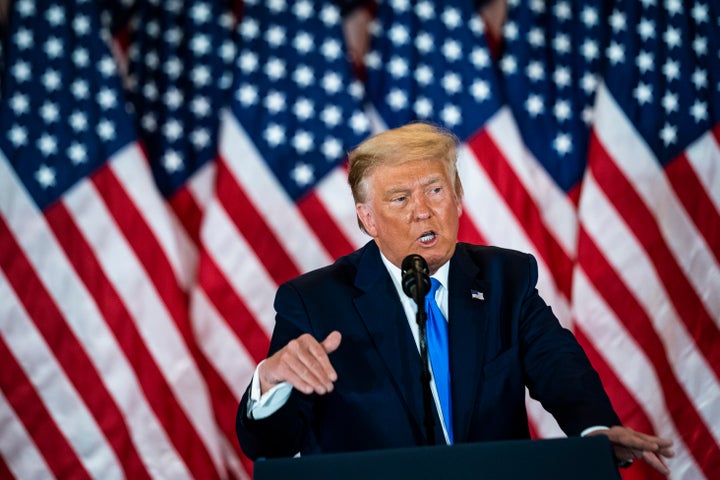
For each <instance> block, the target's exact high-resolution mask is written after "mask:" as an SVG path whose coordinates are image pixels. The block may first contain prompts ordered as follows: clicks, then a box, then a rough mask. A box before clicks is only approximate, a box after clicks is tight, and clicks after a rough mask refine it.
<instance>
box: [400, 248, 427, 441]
mask: <svg viewBox="0 0 720 480" xmlns="http://www.w3.org/2000/svg"><path fill="white" fill-rule="evenodd" d="M401 270H402V287H403V292H405V295H407V296H408V297H410V298H412V299H413V300H414V301H415V304H416V305H417V314H416V315H415V321H416V322H417V325H418V344H419V346H420V361H421V364H422V365H421V370H420V382H421V385H422V391H423V410H424V422H425V433H426V435H427V443H428V445H435V416H434V415H433V410H432V403H433V398H432V391H431V390H430V366H429V362H428V347H427V327H426V324H427V313H426V312H425V295H426V294H427V293H428V292H429V291H430V275H429V270H428V266H427V262H426V261H425V259H424V258H423V257H421V256H420V255H417V254H412V255H408V256H407V257H405V259H404V260H403V262H402V269H401Z"/></svg>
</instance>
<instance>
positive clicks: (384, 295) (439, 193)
mask: <svg viewBox="0 0 720 480" xmlns="http://www.w3.org/2000/svg"><path fill="white" fill-rule="evenodd" d="M456 147H457V139H456V138H455V137H454V136H453V135H452V134H450V133H448V132H445V131H443V130H441V129H439V128H437V127H434V126H431V125H427V124H421V123H418V124H411V125H407V126H404V127H401V128H397V129H394V130H389V131H386V132H384V133H381V134H379V135H376V136H374V137H372V138H370V139H368V140H367V141H365V142H364V143H363V144H361V145H360V146H359V147H358V148H357V149H355V150H354V151H353V152H351V153H350V157H349V161H350V171H349V183H350V186H351V189H352V193H353V197H354V200H355V205H356V211H357V216H358V222H359V224H360V227H361V228H362V229H363V230H364V231H365V232H367V233H368V234H369V235H370V236H371V237H372V238H373V240H372V241H371V242H369V243H368V244H367V245H365V246H364V247H362V248H361V249H359V250H357V251H356V252H354V253H352V254H350V255H348V256H346V257H343V258H340V259H338V260H337V261H336V262H335V263H334V264H332V265H330V266H328V267H325V268H322V269H319V270H316V271H313V272H310V273H307V274H305V275H301V276H300V277H298V278H296V279H294V280H292V281H290V282H287V283H285V284H283V285H282V286H280V288H279V289H278V292H277V296H276V299H275V309H276V312H277V317H276V325H275V330H274V332H273V336H272V340H271V344H270V352H269V356H268V358H267V359H266V360H265V361H263V362H261V364H260V365H258V368H257V370H256V372H255V376H254V378H253V381H252V384H251V386H250V388H248V391H247V392H246V394H245V395H244V397H243V399H242V401H241V404H240V408H239V410H238V416H237V423H236V428H237V435H238V439H239V440H240V443H241V445H242V447H243V449H244V451H245V453H246V454H247V455H248V456H249V457H250V458H257V457H260V456H263V457H275V456H291V455H294V454H296V453H298V452H300V453H301V454H303V455H306V454H312V453H324V452H342V451H354V450H365V449H379V448H392V447H407V446H413V445H426V444H428V443H446V442H447V443H452V442H454V443H462V442H478V441H486V440H506V439H521V438H528V437H529V432H528V425H527V417H526V410H525V394H524V392H525V387H526V386H527V387H528V388H529V390H530V393H531V395H532V396H533V397H534V398H536V399H538V400H540V401H541V402H542V404H543V406H544V407H545V408H546V409H547V410H548V411H549V412H551V413H552V414H553V415H554V416H555V418H556V419H557V420H558V423H559V424H560V426H561V427H562V428H563V430H564V431H565V432H566V433H567V434H568V435H581V434H582V435H585V434H591V435H592V434H598V433H602V434H605V435H607V436H608V437H609V439H610V441H611V442H612V443H613V445H614V448H615V453H616V456H617V457H618V459H619V461H632V460H634V459H635V458H644V459H645V460H646V461H648V462H649V463H650V464H651V465H652V466H653V467H655V468H656V469H657V470H659V471H660V472H662V473H664V474H667V473H668V470H667V467H666V466H665V464H664V463H663V461H662V459H661V458H662V457H670V456H672V455H673V453H672V451H671V450H670V447H671V445H672V442H671V441H669V440H665V439H661V438H658V437H653V436H649V435H644V434H641V433H638V432H635V431H633V430H631V429H629V428H626V427H622V426H620V421H619V420H618V418H617V416H616V414H615V412H614V411H613V409H612V406H611V405H610V401H609V400H608V398H607V396H606V394H605V392H604V390H603V388H602V385H601V383H600V380H599V378H598V376H597V374H596V372H595V371H594V370H593V369H592V367H591V365H590V363H589V362H588V360H587V358H586V356H585V354H584V353H583V351H582V349H581V348H580V346H579V345H578V344H577V342H576V341H575V338H574V337H573V335H572V334H571V333H570V332H569V331H568V330H566V329H563V328H562V327H561V326H560V324H559V322H558V321H557V319H556V317H555V316H554V315H553V313H552V310H551V309H550V307H548V306H547V305H546V304H545V303H544V301H543V300H542V299H541V298H540V296H539V295H538V293H537V290H536V288H535V284H536V281H537V264H536V262H535V260H534V258H533V257H532V256H530V255H527V254H523V253H520V252H516V251H511V250H506V249H501V248H497V247H483V246H475V245H468V244H463V243H458V242H457V234H458V223H459V217H460V214H461V210H462V208H461V201H462V185H461V182H460V178H459V176H458V173H457V168H456ZM409 254H419V255H421V256H422V257H423V258H424V259H425V260H426V261H427V264H428V268H429V273H430V275H431V276H432V277H433V278H435V279H437V280H438V281H439V283H440V284H441V285H440V287H439V293H436V294H435V296H434V298H435V299H436V300H437V302H438V304H439V308H440V310H442V314H443V315H444V317H445V318H448V319H449V320H448V321H447V323H446V325H447V330H448V336H449V365H450V367H449V370H450V372H449V373H450V375H449V384H450V392H451V393H450V397H451V401H450V403H451V409H452V413H451V415H449V416H448V417H449V418H448V419H447V420H446V419H445V416H444V415H443V414H438V413H437V412H442V411H443V408H442V407H443V404H442V401H441V400H439V396H438V389H437V385H435V381H434V378H433V381H432V383H431V389H432V393H433V398H434V407H435V408H434V409H433V411H432V415H433V421H434V426H435V427H436V428H434V431H435V438H434V439H430V442H429V441H428V439H427V438H426V432H427V431H428V429H426V428H425V427H424V413H423V412H424V408H423V407H424V405H423V385H422V384H421V382H420V380H419V379H420V371H421V362H420V355H419V354H418V333H417V332H418V327H417V325H416V322H415V312H416V311H417V307H416V305H415V303H414V302H413V301H412V300H411V299H410V298H409V297H408V296H406V295H405V294H403V290H402V287H401V269H400V267H401V264H402V261H403V259H404V258H405V257H406V256H408V255H409ZM443 322H444V320H443ZM433 369H435V365H434V364H433ZM436 373H437V372H436ZM434 377H437V378H442V377H438V376H437V375H435V376H434Z"/></svg>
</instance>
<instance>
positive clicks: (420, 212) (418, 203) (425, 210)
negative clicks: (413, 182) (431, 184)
mask: <svg viewBox="0 0 720 480" xmlns="http://www.w3.org/2000/svg"><path fill="white" fill-rule="evenodd" d="M430 215H431V209H430V206H429V204H428V201H427V198H425V195H422V194H418V195H413V218H414V219H415V220H426V219H428V218H430Z"/></svg>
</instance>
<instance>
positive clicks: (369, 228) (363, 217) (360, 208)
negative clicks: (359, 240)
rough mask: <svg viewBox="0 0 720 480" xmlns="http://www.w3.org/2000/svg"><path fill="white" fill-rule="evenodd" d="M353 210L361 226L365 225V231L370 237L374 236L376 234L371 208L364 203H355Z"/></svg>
mask: <svg viewBox="0 0 720 480" xmlns="http://www.w3.org/2000/svg"><path fill="white" fill-rule="evenodd" d="M355 211H356V212H357V216H358V218H359V219H360V221H361V222H362V224H363V227H365V231H366V232H367V233H368V234H370V236H371V237H373V238H375V237H376V236H377V228H376V227H375V218H374V216H373V211H372V209H371V208H370V207H369V206H368V205H366V204H364V203H356V204H355Z"/></svg>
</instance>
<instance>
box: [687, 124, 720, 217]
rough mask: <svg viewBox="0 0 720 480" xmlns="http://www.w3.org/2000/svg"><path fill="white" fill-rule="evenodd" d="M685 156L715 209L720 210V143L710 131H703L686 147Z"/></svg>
mask: <svg viewBox="0 0 720 480" xmlns="http://www.w3.org/2000/svg"><path fill="white" fill-rule="evenodd" d="M687 158H688V161H689V162H690V166H691V167H692V168H693V170H695V173H696V174H697V176H698V179H699V180H700V182H702V184H703V185H704V186H705V191H706V192H707V194H708V195H709V196H710V198H711V199H712V201H713V203H714V204H715V209H716V210H717V211H718V212H720V145H718V143H717V140H716V138H715V136H714V135H713V134H712V132H707V133H705V135H703V136H702V137H701V138H700V139H699V140H698V141H697V142H695V143H694V144H692V145H690V146H689V147H688V149H687Z"/></svg>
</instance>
